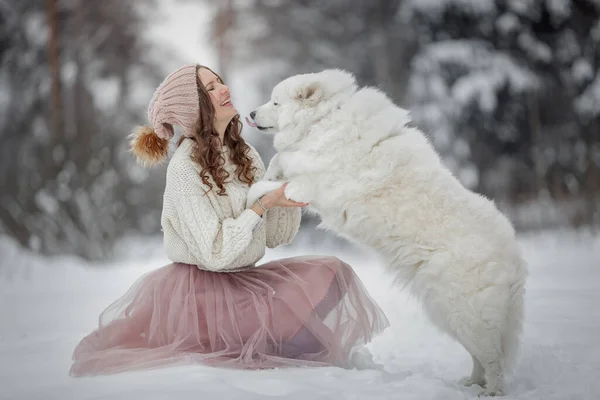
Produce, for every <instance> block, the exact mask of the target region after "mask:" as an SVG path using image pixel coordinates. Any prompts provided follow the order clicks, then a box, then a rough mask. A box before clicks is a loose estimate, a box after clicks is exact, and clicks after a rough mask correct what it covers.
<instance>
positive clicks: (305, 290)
mask: <svg viewBox="0 0 600 400" xmlns="http://www.w3.org/2000/svg"><path fill="white" fill-rule="evenodd" d="M387 326H388V321H387V319H386V317H385V315H384V313H383V311H382V310H381V309H380V308H379V307H378V306H377V304H375V302H374V301H373V300H372V299H371V298H370V296H369V294H368V293H367V291H366V289H365V288H364V287H363V285H362V283H361V282H360V280H359V278H358V277H357V276H356V274H355V273H354V271H353V270H352V268H350V266H348V265H347V264H345V263H344V262H342V261H340V260H339V259H337V258H335V257H315V256H308V257H293V258H286V259H281V260H275V261H271V262H269V263H266V264H263V265H262V266H259V267H253V268H249V269H245V270H241V271H238V272H235V273H217V272H210V271H204V270H201V269H198V268H197V267H195V266H192V265H186V264H178V263H174V264H169V265H167V266H165V267H162V268H160V269H157V270H155V271H152V272H149V273H148V274H146V275H144V276H142V277H141V278H140V279H139V280H138V281H137V282H136V283H135V284H134V285H133V286H132V287H131V288H130V289H129V291H128V292H127V293H126V294H125V295H124V296H123V297H122V298H120V299H118V300H117V301H115V302H114V303H113V304H111V305H110V306H109V307H108V308H107V309H106V310H105V311H104V312H103V313H102V314H101V316H100V323H99V327H98V328H97V329H96V330H95V331H94V332H92V333H91V334H89V335H88V336H86V337H85V338H83V339H82V340H81V342H80V343H79V344H78V346H77V347H76V349H75V351H74V354H73V360H74V362H73V365H72V367H71V371H70V374H71V375H72V376H81V375H95V374H111V373H116V372H122V371H127V370H133V369H146V368H155V367H160V366H165V365H169V364H188V363H202V364H205V365H213V366H219V367H232V368H252V369H258V368H273V367H284V366H320V365H336V366H340V367H350V366H351V365H350V358H351V355H352V352H353V351H355V350H356V349H358V348H360V347H361V346H362V345H364V344H365V343H367V342H369V341H370V340H371V339H372V338H373V337H374V336H375V335H377V334H378V333H379V332H381V331H382V330H383V329H385V328H386V327H387Z"/></svg>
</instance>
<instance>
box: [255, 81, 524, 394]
mask: <svg viewBox="0 0 600 400" xmlns="http://www.w3.org/2000/svg"><path fill="white" fill-rule="evenodd" d="M254 122H255V123H256V124H257V125H258V127H259V129H262V130H263V131H265V132H267V133H275V137H274V146H275V149H276V150H277V154H276V155H275V157H274V158H273V159H272V161H271V163H270V165H269V168H268V171H267V173H266V175H265V178H264V180H267V181H271V182H264V181H261V182H258V183H257V184H255V185H253V187H252V188H251V190H250V193H249V196H248V204H252V203H253V202H254V201H256V199H257V198H258V197H260V196H261V195H262V194H264V193H266V192H267V191H269V190H271V189H274V188H276V187H278V186H279V185H280V184H281V181H288V182H289V183H288V186H287V188H286V193H285V194H286V196H287V197H288V198H290V199H293V200H296V201H301V202H309V203H310V204H311V206H310V207H311V209H312V211H315V212H317V213H318V214H319V215H320V217H321V219H322V225H323V226H324V227H326V228H328V229H330V230H333V231H334V232H336V233H338V234H340V235H342V236H344V237H347V238H350V239H352V240H355V241H358V242H361V243H363V244H366V245H368V246H371V247H372V248H374V249H376V250H377V251H379V253H380V254H381V255H383V256H384V258H385V259H386V261H387V264H388V266H389V269H390V270H391V271H392V272H393V273H394V275H395V277H396V279H397V282H398V284H399V285H400V286H402V287H403V286H407V287H410V289H411V290H412V293H413V294H414V295H416V296H417V297H418V298H419V299H420V301H421V302H422V304H423V306H424V309H425V310H426V312H427V314H428V315H429V317H430V318H431V320H432V321H433V322H434V324H435V325H437V326H438V327H439V328H441V329H442V330H443V331H445V332H447V333H448V334H449V335H450V336H452V337H453V338H454V339H456V340H457V341H458V342H459V343H461V344H462V345H463V346H464V347H465V349H466V350H467V351H468V352H469V353H470V354H471V356H472V359H473V370H472V373H471V376H470V377H468V378H465V379H464V380H463V383H465V384H467V385H471V384H478V385H481V386H485V385H486V384H487V388H486V390H485V391H484V392H482V394H485V395H499V394H502V391H503V381H504V373H505V371H506V370H507V369H508V368H509V367H511V365H512V364H513V363H514V361H515V355H516V353H517V348H518V342H519V336H520V332H521V327H522V320H523V298H524V293H525V289H524V285H525V280H526V276H527V271H526V266H525V262H524V260H523V258H522V256H521V252H520V249H519V247H518V244H517V242H516V240H515V232H514V229H513V227H512V225H511V223H510V222H509V221H508V220H507V218H505V217H504V215H502V213H500V212H499V211H498V209H497V208H496V207H495V205H494V204H493V202H491V201H490V200H488V199H487V198H485V197H483V196H480V195H478V194H476V193H473V192H472V191H469V190H468V189H466V188H465V187H463V186H462V185H461V183H460V182H459V181H458V180H457V179H456V178H455V177H454V176H453V175H452V173H451V172H450V171H449V170H448V169H447V168H446V167H445V166H444V165H443V164H442V162H441V160H440V157H439V156H438V154H437V153H436V151H435V150H434V148H433V147H432V146H431V144H430V143H429V141H428V139H427V138H426V136H425V135H424V134H423V133H422V132H421V131H420V130H419V129H417V128H415V127H411V126H409V123H410V117H409V114H408V112H407V111H406V110H404V109H402V108H400V107H398V106H396V105H395V104H394V103H393V102H392V101H390V99H388V97H387V96H386V95H385V94H384V93H382V92H381V91H379V90H377V89H375V88H371V87H364V88H360V89H359V88H358V87H357V85H356V82H355V79H354V77H353V76H352V75H351V74H349V73H347V72H345V71H341V70H326V71H323V72H320V73H316V74H306V75H296V76H293V77H291V78H288V79H286V80H284V81H282V82H281V83H280V84H278V85H277V86H276V87H275V88H274V89H273V93H272V97H271V100H270V101H269V102H268V103H266V104H264V105H263V106H261V107H259V108H258V109H256V110H255V115H254Z"/></svg>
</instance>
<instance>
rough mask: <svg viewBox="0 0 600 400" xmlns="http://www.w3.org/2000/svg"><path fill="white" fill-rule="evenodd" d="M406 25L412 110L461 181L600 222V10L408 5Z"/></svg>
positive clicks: (449, 2) (571, 4)
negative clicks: (411, 53) (410, 34)
mask: <svg viewBox="0 0 600 400" xmlns="http://www.w3.org/2000/svg"><path fill="white" fill-rule="evenodd" d="M400 17H401V18H402V21H404V22H405V23H406V24H407V25H408V26H410V27H411V29H412V30H414V31H415V32H418V41H419V45H418V48H419V51H418V52H417V54H416V56H415V58H414V59H413V61H412V72H411V87H410V90H409V94H408V97H409V98H410V99H411V108H412V109H413V110H414V115H415V116H416V119H417V121H418V123H419V124H422V125H424V126H426V127H427V128H428V130H429V131H431V132H433V139H434V142H435V143H436V145H437V146H438V147H440V148H441V149H442V152H444V153H445V154H447V155H449V156H450V157H448V158H449V159H450V164H451V165H452V166H453V167H454V170H455V171H456V172H457V173H458V175H459V176H460V177H462V178H463V181H465V183H467V184H468V185H470V186H471V187H473V188H474V189H476V190H478V191H480V192H482V193H485V194H487V195H489V196H491V197H493V198H495V199H497V200H499V201H500V202H503V203H507V204H521V203H529V202H537V201H539V200H540V199H546V200H545V201H548V200H550V199H551V200H552V202H553V203H554V204H558V205H560V207H559V211H560V213H562V214H564V215H567V217H568V220H569V222H570V223H571V224H574V225H579V224H590V223H592V222H593V221H594V219H596V222H598V218H599V216H598V207H597V205H598V202H599V201H600V190H599V187H598V181H599V179H600V178H599V175H598V171H599V167H600V148H599V145H600V136H599V134H600V131H599V130H598V118H599V115H600V91H599V90H598V88H600V86H599V82H600V74H599V73H598V72H599V64H598V62H599V59H598V56H599V47H598V45H599V44H600V42H599V40H600V34H599V32H600V7H599V4H598V3H597V2H595V1H592V0H574V1H562V0H528V1H521V0H518V1H517V0H496V1H481V2H472V1H463V0H445V1H438V2H419V1H417V0H412V1H406V2H405V3H404V7H403V8H402V9H401V12H400ZM539 222H540V223H542V224H543V223H544V222H543V221H539Z"/></svg>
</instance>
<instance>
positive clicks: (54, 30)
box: [47, 0, 64, 138]
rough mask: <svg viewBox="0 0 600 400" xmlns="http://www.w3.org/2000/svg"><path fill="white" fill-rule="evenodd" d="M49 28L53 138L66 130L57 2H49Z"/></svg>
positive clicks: (54, 0) (52, 0)
mask: <svg viewBox="0 0 600 400" xmlns="http://www.w3.org/2000/svg"><path fill="white" fill-rule="evenodd" d="M47 13H48V26H49V27H50V41H49V45H50V47H49V57H48V59H49V64H50V75H51V79H52V118H53V130H54V131H53V137H55V138H56V137H57V136H60V135H61V133H62V132H63V128H64V120H63V115H62V112H63V104H62V88H61V79H60V50H59V46H58V13H57V10H56V0H47Z"/></svg>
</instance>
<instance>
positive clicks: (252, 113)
mask: <svg viewBox="0 0 600 400" xmlns="http://www.w3.org/2000/svg"><path fill="white" fill-rule="evenodd" d="M255 115H256V111H252V112H251V113H250V118H252V119H254V116H255Z"/></svg>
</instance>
